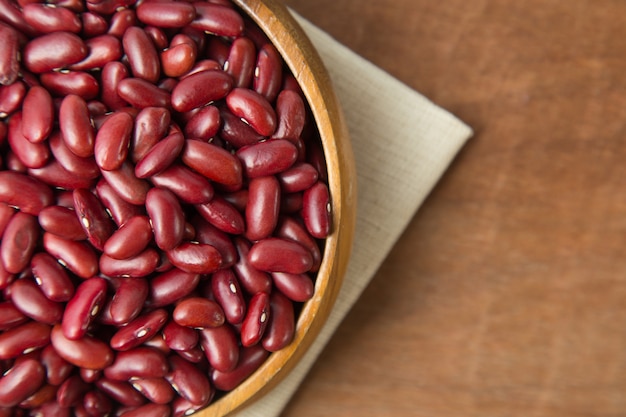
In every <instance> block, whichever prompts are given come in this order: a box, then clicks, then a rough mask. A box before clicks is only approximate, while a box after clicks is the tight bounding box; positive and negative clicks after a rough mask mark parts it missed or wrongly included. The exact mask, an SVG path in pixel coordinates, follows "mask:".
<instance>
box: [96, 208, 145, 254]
mask: <svg viewBox="0 0 626 417" xmlns="http://www.w3.org/2000/svg"><path fill="white" fill-rule="evenodd" d="M152 237H153V234H152V228H151V225H150V219H149V218H148V217H147V216H133V217H131V218H130V219H128V220H127V221H126V222H124V224H122V225H121V226H120V227H119V228H118V229H117V230H116V231H115V232H113V234H112V235H111V237H109V239H108V240H107V241H106V243H105V244H104V247H103V250H104V253H105V254H107V255H108V256H110V257H111V258H114V259H127V258H131V257H133V256H136V255H139V254H140V253H141V252H142V251H143V250H145V249H146V247H147V246H148V244H149V243H150V241H151V240H152Z"/></svg>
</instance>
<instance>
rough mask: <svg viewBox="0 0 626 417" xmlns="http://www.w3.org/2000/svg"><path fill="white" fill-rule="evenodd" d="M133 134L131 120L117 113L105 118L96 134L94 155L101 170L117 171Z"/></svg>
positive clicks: (125, 114) (128, 116)
mask: <svg viewBox="0 0 626 417" xmlns="http://www.w3.org/2000/svg"><path fill="white" fill-rule="evenodd" d="M132 132H133V118H132V116H130V115H129V114H128V113H126V112H123V111H118V112H115V113H113V114H112V115H110V116H109V117H107V119H106V120H105V122H104V123H103V124H102V126H101V127H100V129H99V130H98V133H97V134H96V139H95V147H94V154H95V158H96V163H97V164H98V166H99V167H100V168H101V169H104V170H107V171H112V170H116V169H119V168H120V166H121V165H122V163H123V162H124V160H126V156H127V155H128V147H129V144H130V137H131V134H132Z"/></svg>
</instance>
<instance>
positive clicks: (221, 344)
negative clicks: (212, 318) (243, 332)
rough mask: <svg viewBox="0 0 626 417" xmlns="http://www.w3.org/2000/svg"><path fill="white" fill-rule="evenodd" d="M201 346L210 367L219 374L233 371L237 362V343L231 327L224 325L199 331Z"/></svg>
mask: <svg viewBox="0 0 626 417" xmlns="http://www.w3.org/2000/svg"><path fill="white" fill-rule="evenodd" d="M200 336H201V339H200V340H201V342H200V343H201V345H202V349H203V351H204V353H205V355H206V358H207V360H208V361H209V363H210V364H211V367H213V368H214V369H217V370H219V371H221V372H229V371H232V370H233V369H235V366H237V362H238V361H239V346H238V344H239V341H238V338H237V334H236V333H235V330H234V329H233V327H231V326H229V325H227V324H225V325H223V326H219V327H207V328H204V329H202V330H200Z"/></svg>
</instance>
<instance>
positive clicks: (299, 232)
mask: <svg viewBox="0 0 626 417" xmlns="http://www.w3.org/2000/svg"><path fill="white" fill-rule="evenodd" d="M275 235H276V237H282V238H285V239H290V240H293V241H294V242H297V243H299V244H301V245H302V246H304V247H305V248H307V249H308V250H309V251H310V252H311V256H312V257H313V266H312V267H311V271H317V270H318V269H319V266H320V264H321V262H322V254H321V252H320V248H319V246H318V245H317V242H316V240H315V239H314V238H313V237H312V236H311V235H310V234H309V232H308V231H307V230H306V228H305V227H304V226H303V225H302V224H301V223H300V222H298V221H297V220H295V219H294V218H292V217H282V218H281V220H280V221H279V223H278V226H277V227H276V232H275Z"/></svg>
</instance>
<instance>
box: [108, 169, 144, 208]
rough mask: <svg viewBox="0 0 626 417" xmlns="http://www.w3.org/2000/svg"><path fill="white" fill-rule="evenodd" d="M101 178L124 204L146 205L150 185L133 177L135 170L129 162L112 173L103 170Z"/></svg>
mask: <svg viewBox="0 0 626 417" xmlns="http://www.w3.org/2000/svg"><path fill="white" fill-rule="evenodd" d="M102 176H103V177H104V179H105V180H106V181H107V182H108V183H109V185H111V187H113V189H114V190H115V192H116V193H118V195H119V196H120V197H121V198H122V199H123V200H125V201H126V202H128V203H130V204H135V205H143V204H145V203H146V195H147V194H148V190H149V189H150V184H149V183H148V182H147V181H144V180H142V179H141V178H137V177H136V176H135V169H134V167H133V166H132V164H131V163H130V162H128V161H125V162H124V163H123V164H122V165H121V167H120V168H119V169H116V170H114V171H104V170H103V171H102Z"/></svg>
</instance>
